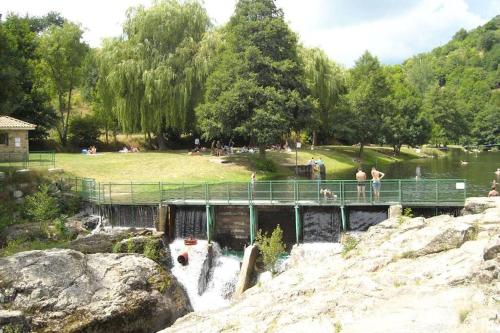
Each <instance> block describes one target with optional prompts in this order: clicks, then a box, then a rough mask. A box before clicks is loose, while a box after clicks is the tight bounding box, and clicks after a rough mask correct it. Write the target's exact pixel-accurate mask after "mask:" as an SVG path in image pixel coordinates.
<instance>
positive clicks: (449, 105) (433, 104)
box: [404, 16, 500, 144]
mask: <svg viewBox="0 0 500 333" xmlns="http://www.w3.org/2000/svg"><path fill="white" fill-rule="evenodd" d="M499 62H500V16H496V17H495V18H493V19H492V20H491V21H489V22H488V23H487V24H485V25H484V26H481V27H478V28H476V29H473V30H470V31H466V30H464V29H461V30H459V31H458V32H457V33H456V34H455V35H454V36H453V39H452V40H451V41H450V42H448V43H447V44H445V45H443V46H441V47H438V48H436V49H434V50H432V51H431V52H429V53H424V54H419V55H417V56H415V57H413V58H411V59H409V60H407V61H406V62H405V63H404V68H405V70H406V73H407V76H408V79H409V81H410V82H411V83H412V84H413V85H414V86H415V87H416V89H417V90H418V92H419V93H420V94H421V95H422V96H424V97H425V106H424V107H425V109H426V112H427V115H428V117H429V119H431V120H432V121H433V122H434V125H435V126H434V127H433V137H434V139H435V140H436V141H437V142H438V141H440V140H439V138H442V137H443V136H448V138H449V139H450V140H452V141H457V139H460V138H461V141H462V142H463V143H469V142H472V143H481V144H486V143H498V142H499V140H500V68H499V66H498V64H499Z"/></svg>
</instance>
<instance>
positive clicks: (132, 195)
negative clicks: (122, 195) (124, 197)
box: [130, 181, 134, 204]
mask: <svg viewBox="0 0 500 333" xmlns="http://www.w3.org/2000/svg"><path fill="white" fill-rule="evenodd" d="M130 201H131V202H132V204H134V186H133V185H132V181H130Z"/></svg>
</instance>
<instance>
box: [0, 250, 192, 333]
mask: <svg viewBox="0 0 500 333" xmlns="http://www.w3.org/2000/svg"><path fill="white" fill-rule="evenodd" d="M191 310H192V309H191V305H190V303H189V300H188V298H187V296H186V293H185V292H184V290H183V289H182V287H181V286H180V285H179V283H178V282H177V280H176V279H175V277H174V276H172V275H171V274H170V273H169V272H168V271H167V270H165V269H163V268H162V267H161V266H159V265H158V264H156V263H155V262H154V261H152V260H150V259H148V258H146V257H144V256H141V255H137V254H112V253H101V254H87V255H86V254H83V253H81V252H77V251H74V250H48V251H30V252H21V253H18V254H16V255H13V256H10V257H6V258H0V325H4V326H5V325H10V327H11V328H13V329H17V331H19V332H23V331H27V330H28V329H29V330H31V331H36V332H47V333H48V332H154V331H156V330H159V329H161V328H164V327H166V326H168V325H170V324H172V323H173V322H174V321H175V320H176V319H177V318H179V317H181V316H183V315H185V314H186V313H188V312H189V311H191ZM17 331H16V332H17Z"/></svg>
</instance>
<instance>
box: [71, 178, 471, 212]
mask: <svg viewBox="0 0 500 333" xmlns="http://www.w3.org/2000/svg"><path fill="white" fill-rule="evenodd" d="M73 187H74V189H75V191H77V192H79V193H80V194H81V195H82V197H83V198H84V199H86V200H87V201H90V202H93V203H97V204H118V205H120V204H122V205H144V204H159V203H165V204H171V205H256V206H278V205H281V206H340V207H342V206H388V205H393V204H402V205H406V206H422V207H429V206H432V207H434V206H436V207H437V206H450V207H453V206H457V207H458V206H463V204H464V202H465V198H466V189H467V186H466V182H465V180H460V179H458V180H457V179H425V180H402V179H401V180H399V179H395V180H393V179H388V180H382V184H381V189H380V197H379V198H377V197H376V193H375V192H374V189H373V186H372V183H371V182H370V181H365V182H363V183H358V182H356V181H351V180H285V181H258V182H255V183H249V182H220V183H167V182H151V183H133V182H130V183H99V182H96V181H94V180H93V179H76V180H74V183H73ZM358 188H359V189H360V190H363V189H364V194H365V195H364V198H363V196H362V195H361V193H358Z"/></svg>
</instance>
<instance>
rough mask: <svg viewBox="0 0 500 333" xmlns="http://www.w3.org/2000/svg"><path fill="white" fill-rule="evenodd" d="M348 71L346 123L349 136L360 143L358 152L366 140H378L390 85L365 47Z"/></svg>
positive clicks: (374, 58)
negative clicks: (349, 117)
mask: <svg viewBox="0 0 500 333" xmlns="http://www.w3.org/2000/svg"><path fill="white" fill-rule="evenodd" d="M350 74H351V79H350V92H349V102H350V107H351V112H352V117H351V122H350V126H351V128H352V135H353V139H354V140H355V141H356V142H358V143H359V145H360V147H359V156H361V155H362V154H363V148H364V146H365V145H366V144H367V143H369V142H376V141H380V140H381V138H382V137H383V133H382V130H383V124H384V121H383V120H384V116H385V114H386V112H387V109H388V107H389V104H388V102H389V101H388V98H387V97H388V96H389V94H390V87H389V83H388V80H387V77H386V74H385V73H384V71H383V68H382V67H381V66H380V62H379V60H378V59H377V58H376V57H374V56H372V55H371V54H370V53H369V52H368V51H366V52H365V53H364V54H363V55H362V56H361V57H360V58H359V59H358V60H357V61H356V64H355V66H354V68H353V69H352V70H351V73H350Z"/></svg>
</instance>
